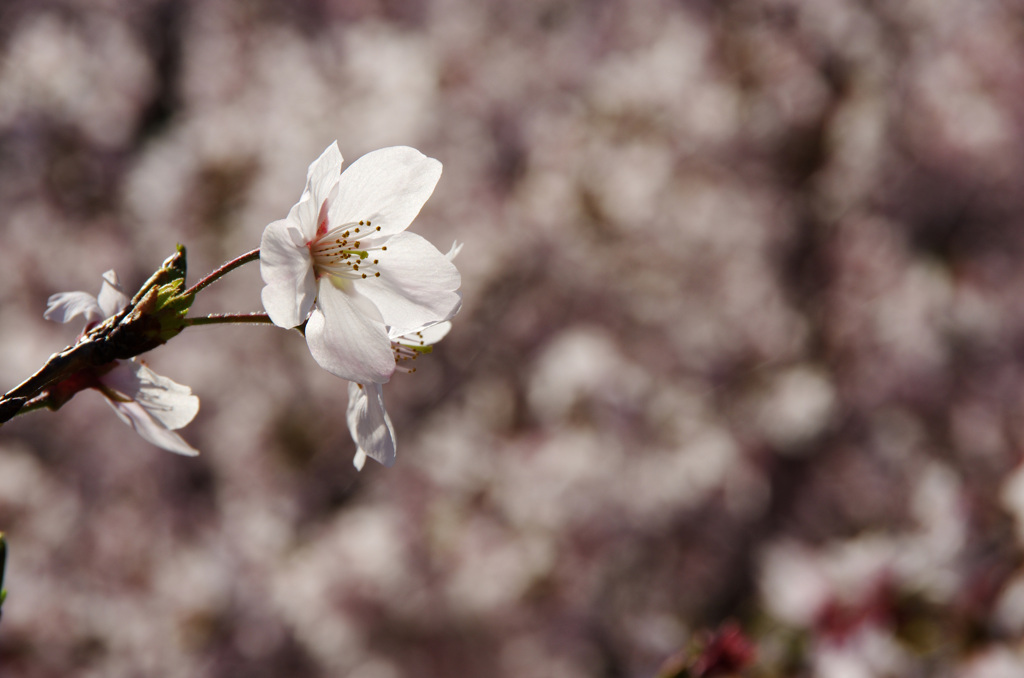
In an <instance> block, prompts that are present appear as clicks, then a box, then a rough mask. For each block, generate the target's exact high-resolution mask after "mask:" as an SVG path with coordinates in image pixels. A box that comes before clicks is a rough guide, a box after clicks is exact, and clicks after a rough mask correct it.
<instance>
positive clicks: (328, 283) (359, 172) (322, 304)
mask: <svg viewBox="0 0 1024 678" xmlns="http://www.w3.org/2000/svg"><path fill="white" fill-rule="evenodd" d="M341 166H342V157H341V152H340V151H339V150H338V145H337V142H335V143H332V144H331V145H330V146H328V148H327V150H325V151H324V152H323V154H322V155H321V156H320V157H319V158H318V159H317V160H316V161H315V162H313V163H312V164H311V165H310V166H309V172H308V174H307V179H306V187H305V190H304V191H303V193H302V196H301V198H300V199H299V202H297V203H296V204H295V205H294V206H293V207H292V208H291V210H290V211H289V213H288V216H287V217H286V218H284V219H281V220H278V221H275V222H273V223H271V224H269V225H268V226H267V227H266V229H265V230H264V232H263V238H262V241H261V243H260V272H261V274H262V276H263V282H264V283H265V286H264V288H263V293H262V299H263V306H264V308H265V309H266V311H267V314H268V315H269V316H270V319H271V320H272V321H273V322H274V323H275V324H276V325H279V326H280V327H285V328H291V327H298V326H300V325H302V324H303V323H305V335H306V342H307V344H308V346H309V349H310V353H312V355H313V358H314V359H315V360H316V361H317V363H319V364H320V366H321V367H323V368H324V369H326V370H327V371H329V372H331V373H332V374H335V375H337V376H339V377H342V378H343V379H348V380H350V381H355V382H357V383H362V384H370V383H376V384H380V383H384V382H386V381H388V379H390V377H391V374H392V373H393V372H394V369H395V363H394V359H393V355H392V353H391V345H390V338H389V331H390V330H393V331H397V332H399V333H407V332H409V331H412V330H415V329H417V328H421V327H425V326H427V325H430V324H433V323H437V322H439V321H444V320H447V319H449V318H450V317H452V315H454V313H455V311H456V310H457V309H458V307H459V304H460V303H461V296H460V295H459V293H458V288H459V286H460V284H461V278H460V276H459V272H458V270H457V269H456V268H455V266H454V265H453V264H452V263H451V261H450V260H449V259H448V258H447V257H446V256H445V255H444V254H441V252H439V251H438V250H437V248H435V247H434V246H433V245H432V244H430V243H429V242H427V241H426V240H425V239H423V238H422V237H420V236H418V235H415V234H413V233H408V232H406V229H407V228H408V227H409V225H410V224H411V223H412V221H413V219H415V218H416V215H417V214H419V211H420V209H421V208H422V207H423V204H424V203H425V202H426V201H427V198H429V197H430V195H431V193H433V191H434V186H435V185H436V184H437V181H438V179H439V178H440V176H441V163H440V162H438V161H437V160H434V159H433V158H428V157H426V156H425V155H423V154H422V153H420V152H419V151H417V150H415V149H413V148H409V147H405V146H397V147H392V148H384V149H381V150H378V151H373V152H372V153H369V154H367V155H364V156H363V157H361V158H359V159H358V160H356V161H355V162H354V163H352V164H351V165H350V166H349V167H348V168H347V169H346V170H345V171H344V172H342V171H341Z"/></svg>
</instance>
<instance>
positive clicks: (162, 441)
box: [43, 271, 199, 456]
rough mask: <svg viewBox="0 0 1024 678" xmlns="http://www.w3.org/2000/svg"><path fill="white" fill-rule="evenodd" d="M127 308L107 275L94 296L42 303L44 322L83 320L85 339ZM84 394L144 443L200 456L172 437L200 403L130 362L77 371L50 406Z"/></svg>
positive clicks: (53, 393)
mask: <svg viewBox="0 0 1024 678" xmlns="http://www.w3.org/2000/svg"><path fill="white" fill-rule="evenodd" d="M127 303H128V297H127V296H125V294H124V292H123V291H122V289H121V286H120V284H119V283H118V280H117V274H116V273H114V271H107V272H106V273H104V274H103V286H102V287H101V288H100V293H99V294H98V295H97V296H95V297H94V296H92V295H91V294H89V293H87V292H62V293H60V294H54V295H53V296H51V297H50V298H49V300H48V301H47V307H46V312H45V313H44V314H43V317H45V318H46V319H47V320H54V321H57V322H62V323H66V322H68V321H70V320H73V319H74V318H77V317H78V316H82V317H83V318H84V319H85V329H84V330H83V334H84V333H85V332H88V331H89V330H90V329H92V328H93V327H95V326H96V325H97V324H99V323H100V322H102V321H103V320H104V319H105V318H107V317H109V316H112V315H114V314H116V313H117V312H119V311H120V310H121V309H123V308H124V307H125V305H127ZM85 388H94V389H96V390H98V391H99V392H100V393H102V394H103V395H104V396H106V398H107V402H108V403H109V404H110V406H111V407H112V408H113V409H114V412H115V413H116V414H117V416H118V418H120V419H121V421H123V422H124V423H126V424H128V425H129V426H131V427H132V428H133V429H134V430H135V431H136V432H137V433H138V434H139V435H140V436H142V437H143V438H144V439H145V440H147V441H148V442H150V443H152V444H154V445H156V446H157V447H161V448H163V449H165V450H169V451H170V452H176V453H178V454H184V455H187V456H195V455H197V454H199V451H198V450H196V449H195V448H193V447H192V446H191V445H189V444H188V443H186V442H185V441H184V440H183V439H182V438H181V436H179V435H178V434H177V433H174V431H175V430H177V429H179V428H181V427H183V426H185V425H186V424H188V423H189V422H190V421H192V419H193V418H194V417H195V416H196V413H197V412H198V411H199V398H197V397H196V396H194V395H192V390H191V389H190V388H189V387H187V386H182V385H181V384H178V383H176V382H174V381H172V380H170V379H168V378H167V377H162V376H160V375H159V374H156V373H155V372H153V370H151V369H149V368H148V367H147V366H146V365H144V364H143V363H142V362H139V361H136V360H134V359H133V360H115V361H114V362H112V363H109V364H107V365H103V366H100V367H96V368H93V369H90V370H85V371H82V372H80V373H79V374H76V375H74V376H72V377H71V378H69V379H67V380H65V381H64V382H61V383H58V384H55V385H54V386H52V387H50V388H49V389H48V390H49V393H50V398H51V400H52V401H54V402H56V403H57V404H58V405H59V404H63V402H65V401H66V400H67V399H69V398H70V397H71V396H72V395H74V394H75V393H77V392H78V391H80V390H82V389H85Z"/></svg>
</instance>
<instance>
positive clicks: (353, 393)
mask: <svg viewBox="0 0 1024 678" xmlns="http://www.w3.org/2000/svg"><path fill="white" fill-rule="evenodd" d="M347 418H348V430H349V433H351V434H352V440H354V441H356V446H357V447H358V448H359V449H358V451H357V452H356V457H355V459H353V460H352V463H353V464H354V465H355V467H356V468H357V469H362V463H361V462H365V457H370V458H371V459H374V460H376V461H378V462H380V463H381V464H384V465H385V466H391V465H392V464H394V463H395V430H394V427H393V426H392V425H391V418H390V417H389V416H388V413H387V410H385V409H384V390H383V389H382V388H381V385H380V384H366V385H360V384H356V383H350V384H349V385H348V417H347ZM360 455H362V457H363V458H362V459H360Z"/></svg>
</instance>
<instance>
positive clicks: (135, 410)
mask: <svg viewBox="0 0 1024 678" xmlns="http://www.w3.org/2000/svg"><path fill="white" fill-rule="evenodd" d="M107 402H108V403H109V404H110V406H111V407H112V408H114V412H115V413H117V416H118V417H119V418H120V419H121V421H123V422H124V423H126V424H128V425H129V426H131V427H132V428H133V429H134V430H135V432H136V433H138V434H139V435H140V436H142V438H143V439H144V440H145V441H146V442H148V443H152V444H153V445H156V446H157V447H160V448H163V449H165V450H167V451H168V452H175V453H177V454H183V455H185V456H188V457H194V456H196V455H198V454H199V450H197V449H196V448H194V447H192V446H191V445H189V444H188V443H186V442H185V440H184V439H183V438H182V437H181V436H179V435H178V434H177V433H175V432H174V431H170V430H168V429H167V428H166V427H165V426H163V425H162V424H161V423H160V422H159V421H157V420H156V419H154V418H153V416H152V415H151V414H150V413H149V412H147V411H146V409H145V408H143V407H142V406H141V405H140V404H139V403H136V402H133V401H127V402H120V401H116V400H109V399H108V400H107Z"/></svg>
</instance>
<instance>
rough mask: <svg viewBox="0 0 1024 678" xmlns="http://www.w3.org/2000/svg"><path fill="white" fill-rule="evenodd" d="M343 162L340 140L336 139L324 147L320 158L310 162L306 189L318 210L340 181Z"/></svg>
mask: <svg viewBox="0 0 1024 678" xmlns="http://www.w3.org/2000/svg"><path fill="white" fill-rule="evenodd" d="M342 162H343V160H342V157H341V151H340V150H338V142H337V141H335V142H333V143H331V145H330V146H328V147H327V148H326V149H324V152H323V153H321V154H320V157H319V158H317V159H316V160H314V161H313V162H312V163H310V165H309V170H308V171H307V172H306V190H307V191H308V192H309V193H310V194H311V195H312V196H313V198H314V200H313V202H314V203H315V204H316V206H317V210H319V209H320V204H321V203H323V201H324V200H326V199H327V196H328V195H330V193H331V191H332V189H333V188H334V185H335V184H337V183H338V179H339V178H340V177H341V164H342Z"/></svg>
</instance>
